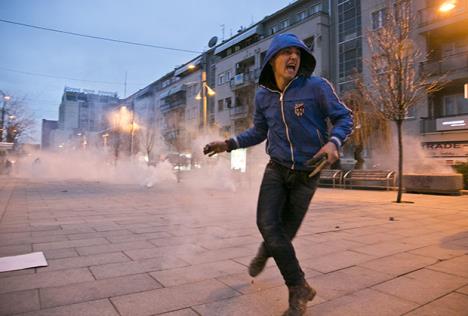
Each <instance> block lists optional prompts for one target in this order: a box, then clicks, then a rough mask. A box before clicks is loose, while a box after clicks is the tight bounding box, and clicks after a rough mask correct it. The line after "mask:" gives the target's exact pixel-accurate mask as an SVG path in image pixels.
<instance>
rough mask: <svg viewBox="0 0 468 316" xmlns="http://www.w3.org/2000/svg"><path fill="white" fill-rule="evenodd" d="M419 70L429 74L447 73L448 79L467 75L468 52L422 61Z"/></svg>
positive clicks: (440, 74)
mask: <svg viewBox="0 0 468 316" xmlns="http://www.w3.org/2000/svg"><path fill="white" fill-rule="evenodd" d="M420 72H421V73H424V74H426V75H429V76H442V75H447V76H449V77H448V78H447V79H449V80H454V79H458V78H459V77H466V76H467V75H468V52H463V53H460V54H455V55H451V56H447V57H445V58H442V59H439V60H431V61H425V62H422V63H421V64H420Z"/></svg>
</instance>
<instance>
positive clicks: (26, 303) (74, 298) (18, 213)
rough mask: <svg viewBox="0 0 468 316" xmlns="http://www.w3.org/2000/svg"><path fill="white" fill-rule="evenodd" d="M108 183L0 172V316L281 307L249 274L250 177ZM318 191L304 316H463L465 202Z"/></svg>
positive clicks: (274, 282) (265, 282)
mask: <svg viewBox="0 0 468 316" xmlns="http://www.w3.org/2000/svg"><path fill="white" fill-rule="evenodd" d="M195 184H196V181H192V182H190V181H184V179H183V181H182V182H181V183H175V182H170V183H168V184H167V185H165V184H164V183H158V184H156V185H154V186H152V187H147V186H141V185H136V184H132V185H130V184H125V185H124V184H108V183H104V182H97V181H94V182H92V181H82V180H62V181H59V180H39V179H36V180H26V179H18V178H12V177H7V176H0V214H1V222H0V256H2V257H3V256H12V255H18V254H24V253H29V252H35V251H43V252H44V254H45V257H46V259H47V262H48V266H47V267H44V268H33V269H26V270H20V271H13V272H4V273H0V315H17V314H18V315H86V316H92V315H99V316H105V315H116V316H117V315H121V316H143V315H166V316H191V315H203V316H205V315H213V316H215V315H216V316H219V315H223V316H224V315H242V316H247V315H255V316H262V315H281V313H282V312H283V311H284V310H285V309H286V308H287V306H288V302H287V299H288V297H287V288H286V286H285V285H284V284H283V280H282V277H281V275H280V273H279V272H278V270H277V268H276V266H275V263H274V261H273V260H271V259H270V260H269V261H268V265H267V269H266V270H265V271H264V272H263V273H262V274H261V275H260V276H259V277H257V278H256V279H252V278H250V277H249V276H248V274H247V265H248V263H249V262H250V260H251V258H252V257H253V256H254V255H255V253H256V250H257V247H258V245H259V242H260V241H261V236H260V234H259V232H258V230H257V227H256V222H255V208H256V198H257V193H258V185H257V183H254V184H252V185H244V187H243V188H238V189H237V190H234V189H226V188H223V187H222V186H214V185H213V186H211V187H210V186H205V187H203V189H199V188H197V186H196V185H195ZM395 197H396V192H393V191H392V192H386V191H365V190H343V189H329V188H319V189H318V191H317V193H316V195H315V197H314V199H313V201H312V204H311V207H310V210H309V213H308V214H307V217H306V219H305V221H304V223H303V226H302V227H301V229H300V231H299V235H298V236H297V238H296V239H295V241H294V244H295V247H296V250H297V253H298V257H299V260H300V263H301V265H302V267H303V269H304V271H305V273H306V278H307V280H308V282H309V283H310V284H311V286H313V287H314V288H315V289H316V290H317V292H318V294H317V296H316V298H315V299H314V300H313V301H312V302H311V303H310V305H309V308H308V311H307V315H411V316H416V315H468V255H467V254H468V207H467V205H468V196H467V195H463V196H442V195H439V196H438V195H416V194H404V196H403V200H404V201H410V202H413V203H401V204H396V203H393V202H392V201H394V200H395Z"/></svg>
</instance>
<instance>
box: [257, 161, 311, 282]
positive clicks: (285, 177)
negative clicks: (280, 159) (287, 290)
mask: <svg viewBox="0 0 468 316" xmlns="http://www.w3.org/2000/svg"><path fill="white" fill-rule="evenodd" d="M318 179H319V175H316V176H314V177H312V178H309V177H308V172H304V171H295V170H291V169H289V168H287V167H283V166H281V165H280V164H278V163H276V162H274V161H270V162H269V163H268V164H267V166H266V169H265V173H264V175H263V180H262V184H261V186H260V194H259V197H258V205H257V226H258V228H259V230H260V233H261V234H262V236H263V240H264V242H263V243H262V245H261V246H260V249H259V254H260V255H262V254H263V255H265V256H268V257H270V256H271V257H273V258H274V260H275V262H276V265H277V266H278V268H279V269H280V271H281V274H282V275H283V278H284V280H285V282H286V285H288V286H293V285H299V284H302V283H303V282H304V272H303V271H302V269H301V267H300V266H299V262H298V261H297V258H296V252H295V251H294V247H293V245H292V243H291V241H292V239H293V238H294V236H296V233H297V231H298V229H299V227H300V226H301V223H302V220H303V219H304V216H305V214H306V212H307V209H308V208H309V204H310V200H311V199H312V196H313V195H314V192H315V190H316V188H317V182H318Z"/></svg>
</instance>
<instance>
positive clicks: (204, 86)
mask: <svg viewBox="0 0 468 316" xmlns="http://www.w3.org/2000/svg"><path fill="white" fill-rule="evenodd" d="M206 58H207V55H206V54H204V55H203V56H202V63H201V87H200V92H199V93H198V94H197V95H196V97H195V99H196V100H201V108H202V112H203V131H204V132H206V130H207V127H208V98H207V97H208V96H210V97H211V96H214V95H215V94H216V93H215V92H214V90H213V89H211V88H210V86H209V85H208V83H207V82H206V64H207V62H206ZM188 68H189V69H194V68H195V67H194V66H191V65H189V67H188Z"/></svg>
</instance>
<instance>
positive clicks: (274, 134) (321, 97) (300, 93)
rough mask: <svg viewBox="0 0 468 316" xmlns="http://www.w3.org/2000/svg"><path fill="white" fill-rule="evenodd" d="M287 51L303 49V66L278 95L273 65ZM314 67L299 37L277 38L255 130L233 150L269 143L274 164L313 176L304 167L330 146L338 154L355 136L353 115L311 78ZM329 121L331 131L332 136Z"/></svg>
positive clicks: (233, 142) (258, 99)
mask: <svg viewBox="0 0 468 316" xmlns="http://www.w3.org/2000/svg"><path fill="white" fill-rule="evenodd" d="M286 47H297V48H299V49H300V51H301V63H300V66H299V70H298V74H297V76H296V77H295V78H294V79H293V80H291V81H290V82H289V84H288V85H287V86H286V88H285V89H284V91H280V90H279V89H278V88H277V86H276V82H275V77H274V74H273V69H272V67H271V65H270V60H271V59H272V58H273V57H274V56H275V55H276V54H277V53H278V52H279V51H280V50H281V49H283V48H286ZM315 64H316V61H315V58H314V56H313V55H312V53H311V52H310V51H309V49H308V48H307V46H306V45H305V44H304V43H303V42H302V41H301V40H299V39H298V38H297V37H296V35H294V34H280V35H276V36H275V37H274V38H273V40H272V42H271V45H270V47H269V49H268V51H267V53H266V56H265V61H264V63H263V66H262V70H261V73H260V78H259V85H260V86H259V88H258V89H257V92H256V95H255V113H254V122H253V123H254V126H253V127H251V128H249V129H247V130H245V131H244V132H242V133H240V134H239V135H237V136H236V137H234V138H232V139H230V140H228V145H229V147H230V149H236V148H245V147H249V146H253V145H256V144H259V143H261V142H262V141H264V140H265V139H267V143H266V152H267V154H268V155H269V156H270V157H271V159H272V160H274V161H276V162H278V163H279V164H281V165H283V166H286V167H288V168H290V169H296V170H310V167H308V166H307V165H305V162H306V161H307V160H309V159H311V158H312V157H313V156H314V155H315V154H316V153H317V152H318V151H319V150H320V148H321V147H322V146H324V145H325V144H326V143H327V142H328V141H331V142H333V143H335V145H337V148H340V147H341V146H342V145H343V144H344V142H345V141H346V140H347V138H348V136H349V135H350V134H351V132H352V129H353V118H352V112H351V110H350V109H348V108H347V107H346V106H345V105H344V104H343V103H342V102H341V101H340V100H339V99H338V96H337V95H336V93H335V91H334V90H333V88H332V86H331V84H330V83H329V82H328V81H327V80H325V79H324V78H321V77H316V76H311V74H312V72H313V70H314V68H315ZM327 119H330V122H331V123H332V125H333V128H332V129H331V132H330V133H329V132H328V128H327Z"/></svg>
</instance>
